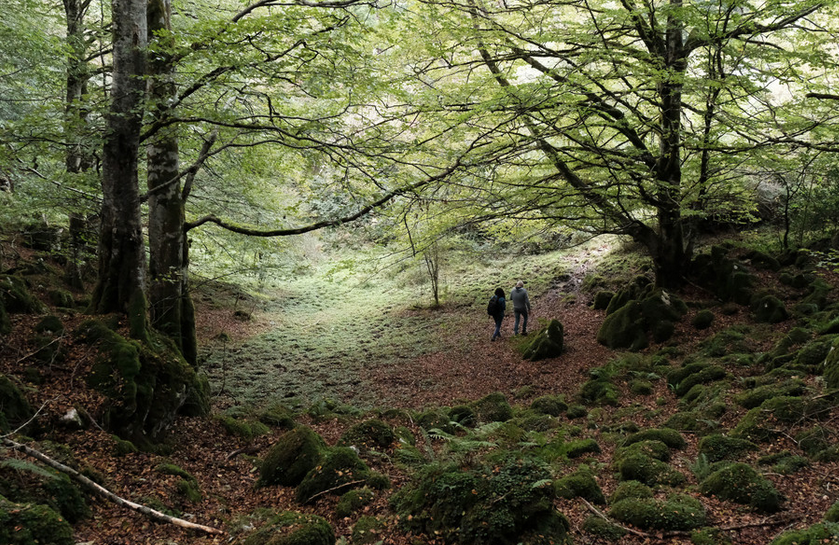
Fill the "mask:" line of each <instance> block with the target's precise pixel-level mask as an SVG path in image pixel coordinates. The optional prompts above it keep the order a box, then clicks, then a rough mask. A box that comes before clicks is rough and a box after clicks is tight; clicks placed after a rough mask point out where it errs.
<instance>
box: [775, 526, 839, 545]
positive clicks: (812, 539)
mask: <svg viewBox="0 0 839 545" xmlns="http://www.w3.org/2000/svg"><path fill="white" fill-rule="evenodd" d="M825 543H839V524H837V523H833V522H823V523H819V524H814V525H812V526H810V527H809V528H805V529H803V530H787V531H786V532H784V533H783V534H781V535H779V536H778V537H776V538H775V539H773V540H772V542H771V543H770V544H769V545H823V544H825Z"/></svg>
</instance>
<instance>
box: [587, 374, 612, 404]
mask: <svg viewBox="0 0 839 545" xmlns="http://www.w3.org/2000/svg"><path fill="white" fill-rule="evenodd" d="M618 395H619V393H618V388H617V386H615V384H614V383H613V382H612V381H611V380H610V379H608V378H605V377H602V378H598V377H595V378H592V379H591V380H587V381H586V382H584V383H583V385H582V386H580V393H579V397H580V401H582V402H583V403H586V404H588V405H611V406H617V404H618Z"/></svg>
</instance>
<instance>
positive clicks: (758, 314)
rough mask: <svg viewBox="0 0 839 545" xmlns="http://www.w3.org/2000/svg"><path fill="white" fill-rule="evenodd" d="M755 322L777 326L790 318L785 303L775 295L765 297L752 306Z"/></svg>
mask: <svg viewBox="0 0 839 545" xmlns="http://www.w3.org/2000/svg"><path fill="white" fill-rule="evenodd" d="M752 310H753V311H754V315H755V320H756V321H758V322H762V323H768V324H777V323H780V322H783V321H784V320H786V319H787V318H789V312H787V309H786V307H785V306H784V303H783V302H782V301H781V300H780V299H778V298H777V297H775V296H774V295H764V296H763V297H761V298H759V299H758V300H757V301H755V303H754V304H753V305H752Z"/></svg>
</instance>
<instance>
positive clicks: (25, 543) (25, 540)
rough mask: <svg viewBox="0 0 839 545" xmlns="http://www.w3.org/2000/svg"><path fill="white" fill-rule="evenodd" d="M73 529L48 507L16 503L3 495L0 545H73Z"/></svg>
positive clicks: (1, 499)
mask: <svg viewBox="0 0 839 545" xmlns="http://www.w3.org/2000/svg"><path fill="white" fill-rule="evenodd" d="M75 542H76V541H75V539H73V527H72V526H70V523H68V522H67V520H66V519H65V518H64V517H63V516H61V515H60V514H58V513H56V512H55V510H53V509H52V508H50V507H49V506H48V505H43V504H30V503H14V502H11V501H9V500H8V499H6V498H4V497H3V496H0V543H10V544H14V545H40V544H47V543H49V544H50V545H73V544H74V543H75Z"/></svg>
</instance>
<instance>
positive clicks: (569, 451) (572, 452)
mask: <svg viewBox="0 0 839 545" xmlns="http://www.w3.org/2000/svg"><path fill="white" fill-rule="evenodd" d="M563 452H564V453H565V455H566V456H568V457H569V458H579V457H580V456H582V455H584V454H589V453H599V452H600V446H599V445H598V444H597V441H595V440H594V439H579V440H577V441H569V442H568V443H565V445H564V447H563Z"/></svg>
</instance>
